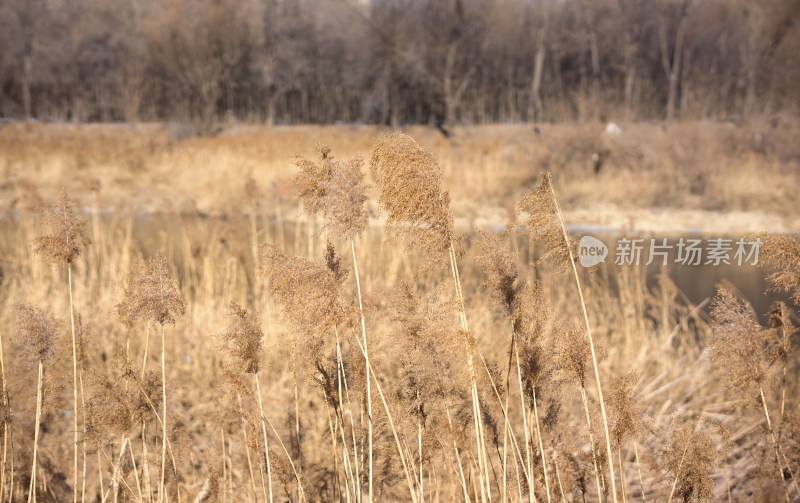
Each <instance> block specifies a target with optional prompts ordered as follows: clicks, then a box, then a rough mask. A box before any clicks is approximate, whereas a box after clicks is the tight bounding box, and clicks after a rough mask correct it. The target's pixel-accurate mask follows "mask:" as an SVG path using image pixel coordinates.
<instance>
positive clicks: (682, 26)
mask: <svg viewBox="0 0 800 503" xmlns="http://www.w3.org/2000/svg"><path fill="white" fill-rule="evenodd" d="M690 4H691V0H684V1H683V5H682V6H681V12H680V17H679V18H678V28H677V29H676V30H675V42H674V47H673V51H672V62H671V63H670V61H669V48H668V47H667V27H666V24H665V20H663V19H662V20H661V24H660V25H659V29H658V38H659V45H660V47H661V64H662V66H663V67H664V72H665V73H666V74H667V76H668V79H669V81H668V87H667V114H666V115H667V120H668V121H670V120H672V119H673V118H674V117H675V102H676V101H677V96H678V84H679V81H680V75H681V73H680V72H681V58H682V57H683V33H684V31H685V30H686V16H687V14H688V11H689V5H690Z"/></svg>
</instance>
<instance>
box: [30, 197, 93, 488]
mask: <svg viewBox="0 0 800 503" xmlns="http://www.w3.org/2000/svg"><path fill="white" fill-rule="evenodd" d="M39 212H40V214H41V215H42V216H43V217H44V219H45V221H46V222H47V224H48V225H49V226H50V229H51V234H46V235H44V236H40V237H38V238H36V240H35V241H34V247H35V250H36V251H37V252H42V253H44V254H45V255H46V256H47V258H48V259H49V260H50V261H51V262H52V263H54V264H60V265H63V264H66V265H67V278H68V280H67V281H68V287H69V315H70V323H71V328H72V410H73V411H74V413H73V414H72V419H73V430H72V432H73V475H74V477H73V503H78V357H77V354H76V352H77V349H76V342H75V309H74V307H73V303H72V263H73V262H74V261H75V259H76V258H78V256H80V254H81V252H82V251H83V248H84V247H86V246H88V245H89V244H90V243H91V240H90V239H89V238H88V237H87V236H86V219H85V218H80V217H78V216H77V215H75V205H74V204H73V202H72V200H71V199H70V197H69V195H68V194H67V192H66V191H63V190H62V192H61V195H60V196H59V200H58V203H57V204H56V205H55V206H54V207H45V208H40V209H39ZM84 413H85V411H84Z"/></svg>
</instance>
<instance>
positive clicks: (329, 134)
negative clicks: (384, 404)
mask: <svg viewBox="0 0 800 503" xmlns="http://www.w3.org/2000/svg"><path fill="white" fill-rule="evenodd" d="M621 127H622V134H621V135H618V136H613V135H608V134H606V133H605V125H603V124H597V123H595V124H592V123H587V124H550V125H548V124H540V125H538V126H536V127H533V126H531V125H491V126H489V125H487V126H471V127H463V128H461V127H456V128H453V129H452V131H451V133H452V134H451V137H450V138H449V139H448V138H445V137H444V136H442V135H441V134H440V133H439V132H438V131H437V130H436V129H434V128H425V127H422V126H412V127H408V128H406V129H405V130H404V131H405V132H406V133H408V134H410V135H411V136H412V137H414V138H415V139H416V140H417V141H419V142H420V144H421V145H422V146H423V147H424V148H426V149H427V150H429V151H431V152H433V153H434V154H435V155H436V158H437V160H438V162H439V165H440V166H441V168H442V181H443V183H444V185H445V186H446V187H447V188H448V189H449V191H450V195H451V199H452V205H453V213H454V215H455V218H456V226H457V227H458V228H459V229H461V230H469V229H471V228H472V227H473V225H480V226H490V225H496V224H504V223H505V222H506V221H507V220H508V217H509V215H510V214H511V213H513V211H514V204H515V203H516V201H517V200H519V199H520V197H522V195H523V193H524V192H525V191H527V190H528V189H529V188H530V187H532V186H534V185H535V184H536V181H537V179H538V176H539V173H540V171H541V170H542V169H545V170H547V171H550V172H551V173H552V174H553V182H554V185H555V187H556V189H557V191H558V194H559V201H560V202H561V204H562V206H563V208H564V212H565V215H566V217H567V218H566V219H567V221H568V222H569V223H570V225H581V224H599V225H607V226H610V227H613V228H618V229H627V228H639V229H650V230H661V229H670V230H676V229H683V228H686V227H691V228H701V229H705V230H706V231H712V230H721V231H726V230H727V231H742V232H759V231H762V230H796V229H800V220H799V219H798V216H797V214H796V212H795V211H794V209H795V208H797V207H798V204H800V199H798V197H800V196H798V192H797V190H795V188H796V187H798V186H800V180H799V179H798V176H800V174H798V173H800V145H798V143H797V141H796V139H797V137H798V135H800V124H798V122H797V121H796V120H795V119H793V118H775V119H774V120H773V121H770V122H767V121H752V122H748V123H744V124H734V123H723V122H686V123H672V124H669V123H621ZM383 132H385V131H384V129H382V128H379V127H372V126H345V127H343V126H296V127H274V128H267V127H262V126H249V125H231V126H228V127H225V128H223V129H222V130H221V131H220V132H219V134H217V135H214V136H194V135H193V133H192V130H191V128H189V127H182V126H180V125H154V124H150V125H148V124H141V125H121V124H120V125H110V124H104V125H69V124H23V123H19V124H6V125H0V170H1V171H2V175H3V181H2V185H0V210H2V211H6V212H7V211H14V210H21V211H27V210H33V209H35V208H37V207H40V206H42V205H43V204H44V202H45V201H50V200H54V199H55V198H56V197H57V196H58V193H59V191H60V190H61V189H62V188H66V189H67V190H68V191H69V193H70V194H72V195H73V196H74V197H76V198H77V199H78V200H80V201H81V202H82V204H84V205H86V206H89V207H96V208H99V209H101V210H108V211H114V212H120V211H146V212H166V213H183V214H195V213H200V214H202V215H231V214H237V215H238V214H241V213H242V212H250V211H251V209H252V208H251V207H250V204H249V202H248V203H247V204H244V205H243V204H242V203H243V200H242V195H243V194H242V185H243V183H244V182H243V181H242V179H245V178H253V179H254V180H257V181H258V187H257V188H258V192H257V193H254V192H252V191H251V192H250V193H249V195H250V196H257V202H258V204H259V205H260V208H259V209H258V211H259V212H265V211H269V212H270V214H271V215H272V216H295V215H297V214H298V211H297V210H296V205H297V201H298V200H297V198H296V192H295V191H294V189H293V187H292V179H293V177H294V176H295V175H296V174H297V172H298V167H297V166H295V165H293V163H292V162H291V159H293V158H294V156H296V155H298V154H302V155H305V156H307V157H308V156H312V155H315V152H314V148H313V147H314V143H313V142H310V141H309V138H313V139H314V141H318V142H321V143H325V144H328V145H333V146H335V147H336V155H337V158H339V159H346V158H349V157H351V156H354V155H356V154H359V153H361V154H365V153H367V152H369V151H370V149H371V148H372V147H373V146H374V144H375V142H376V141H377V139H378V137H379V136H380V135H381V134H382V133H383ZM593 154H597V159H598V161H597V162H598V163H599V166H598V167H597V169H598V170H599V171H598V172H597V173H595V171H596V166H597V165H596V164H595V162H593V160H592V157H593ZM369 176H370V174H369V173H368V174H367V177H368V178H367V179H368V180H370V178H369ZM764 180H769V183H764ZM373 181H374V180H373ZM254 187H255V186H254ZM367 209H368V211H369V212H370V216H371V217H372V218H373V219H375V218H378V217H379V216H380V215H379V212H378V211H377V206H376V205H375V204H374V203H371V202H370V203H368V205H367ZM301 213H302V212H301Z"/></svg>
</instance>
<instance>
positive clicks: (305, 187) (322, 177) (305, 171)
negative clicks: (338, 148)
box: [295, 145, 373, 501]
mask: <svg viewBox="0 0 800 503" xmlns="http://www.w3.org/2000/svg"><path fill="white" fill-rule="evenodd" d="M317 149H318V151H319V153H320V163H319V164H316V163H313V162H311V161H309V160H307V159H304V158H302V157H297V158H296V159H295V164H296V165H297V166H298V167H299V168H300V175H299V176H298V177H297V179H296V180H295V184H296V185H297V186H298V188H299V190H300V195H301V197H302V198H303V201H304V203H305V204H306V207H307V208H308V209H309V210H310V211H311V212H314V213H316V212H321V213H322V214H323V216H324V218H325V223H324V225H323V231H325V232H326V233H327V234H330V235H331V236H334V237H337V238H340V239H343V240H347V241H350V249H351V251H352V253H353V271H354V272H355V279H356V289H357V292H358V309H359V314H360V317H361V340H362V341H363V343H362V347H363V350H364V360H365V371H366V384H367V414H368V421H369V425H368V428H369V448H368V449H369V461H368V462H369V481H368V485H369V498H370V501H372V499H373V483H372V478H373V477H372V459H373V452H372V451H373V449H372V384H371V382H370V364H369V345H368V344H367V329H366V323H365V321H364V307H363V301H362V296H361V280H360V277H359V273H358V261H357V260H356V248H355V242H354V238H355V237H356V236H358V235H360V234H361V233H362V232H363V231H364V229H365V228H366V227H367V223H368V221H369V215H368V213H367V211H366V209H365V208H364V202H365V201H366V200H367V194H366V191H367V185H366V184H365V183H364V173H363V171H362V169H361V168H362V166H363V164H364V160H363V158H362V157H361V156H355V157H353V158H351V159H349V160H346V161H336V160H334V159H333V156H332V155H331V148H330V147H328V146H326V145H320V146H318V147H317ZM328 256H330V257H331V259H329V260H332V257H333V256H334V255H333V246H332V245H331V244H330V243H328V249H327V252H326V259H328ZM328 265H329V266H332V265H334V264H333V263H331V262H330V261H329V262H328ZM336 274H337V276H338V275H339V264H336ZM337 343H338V342H337Z"/></svg>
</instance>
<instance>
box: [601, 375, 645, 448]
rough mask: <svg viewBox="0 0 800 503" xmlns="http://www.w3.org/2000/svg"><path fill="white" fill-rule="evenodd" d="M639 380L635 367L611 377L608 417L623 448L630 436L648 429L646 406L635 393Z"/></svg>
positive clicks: (614, 434)
mask: <svg viewBox="0 0 800 503" xmlns="http://www.w3.org/2000/svg"><path fill="white" fill-rule="evenodd" d="M638 382H639V374H638V373H637V372H636V371H635V370H633V369H631V370H629V371H628V372H626V373H625V374H623V375H622V376H620V377H614V378H612V379H611V388H610V390H609V394H608V398H607V404H608V418H609V420H610V422H611V435H612V437H613V438H614V440H615V441H616V444H617V448H621V447H622V446H623V444H624V443H625V441H626V440H627V439H629V438H630V437H632V436H635V435H637V434H639V433H642V432H643V431H645V430H647V422H646V417H647V416H646V413H645V408H644V407H643V406H642V405H640V404H639V401H638V397H637V396H636V393H635V388H636V384H637V383H638Z"/></svg>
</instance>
